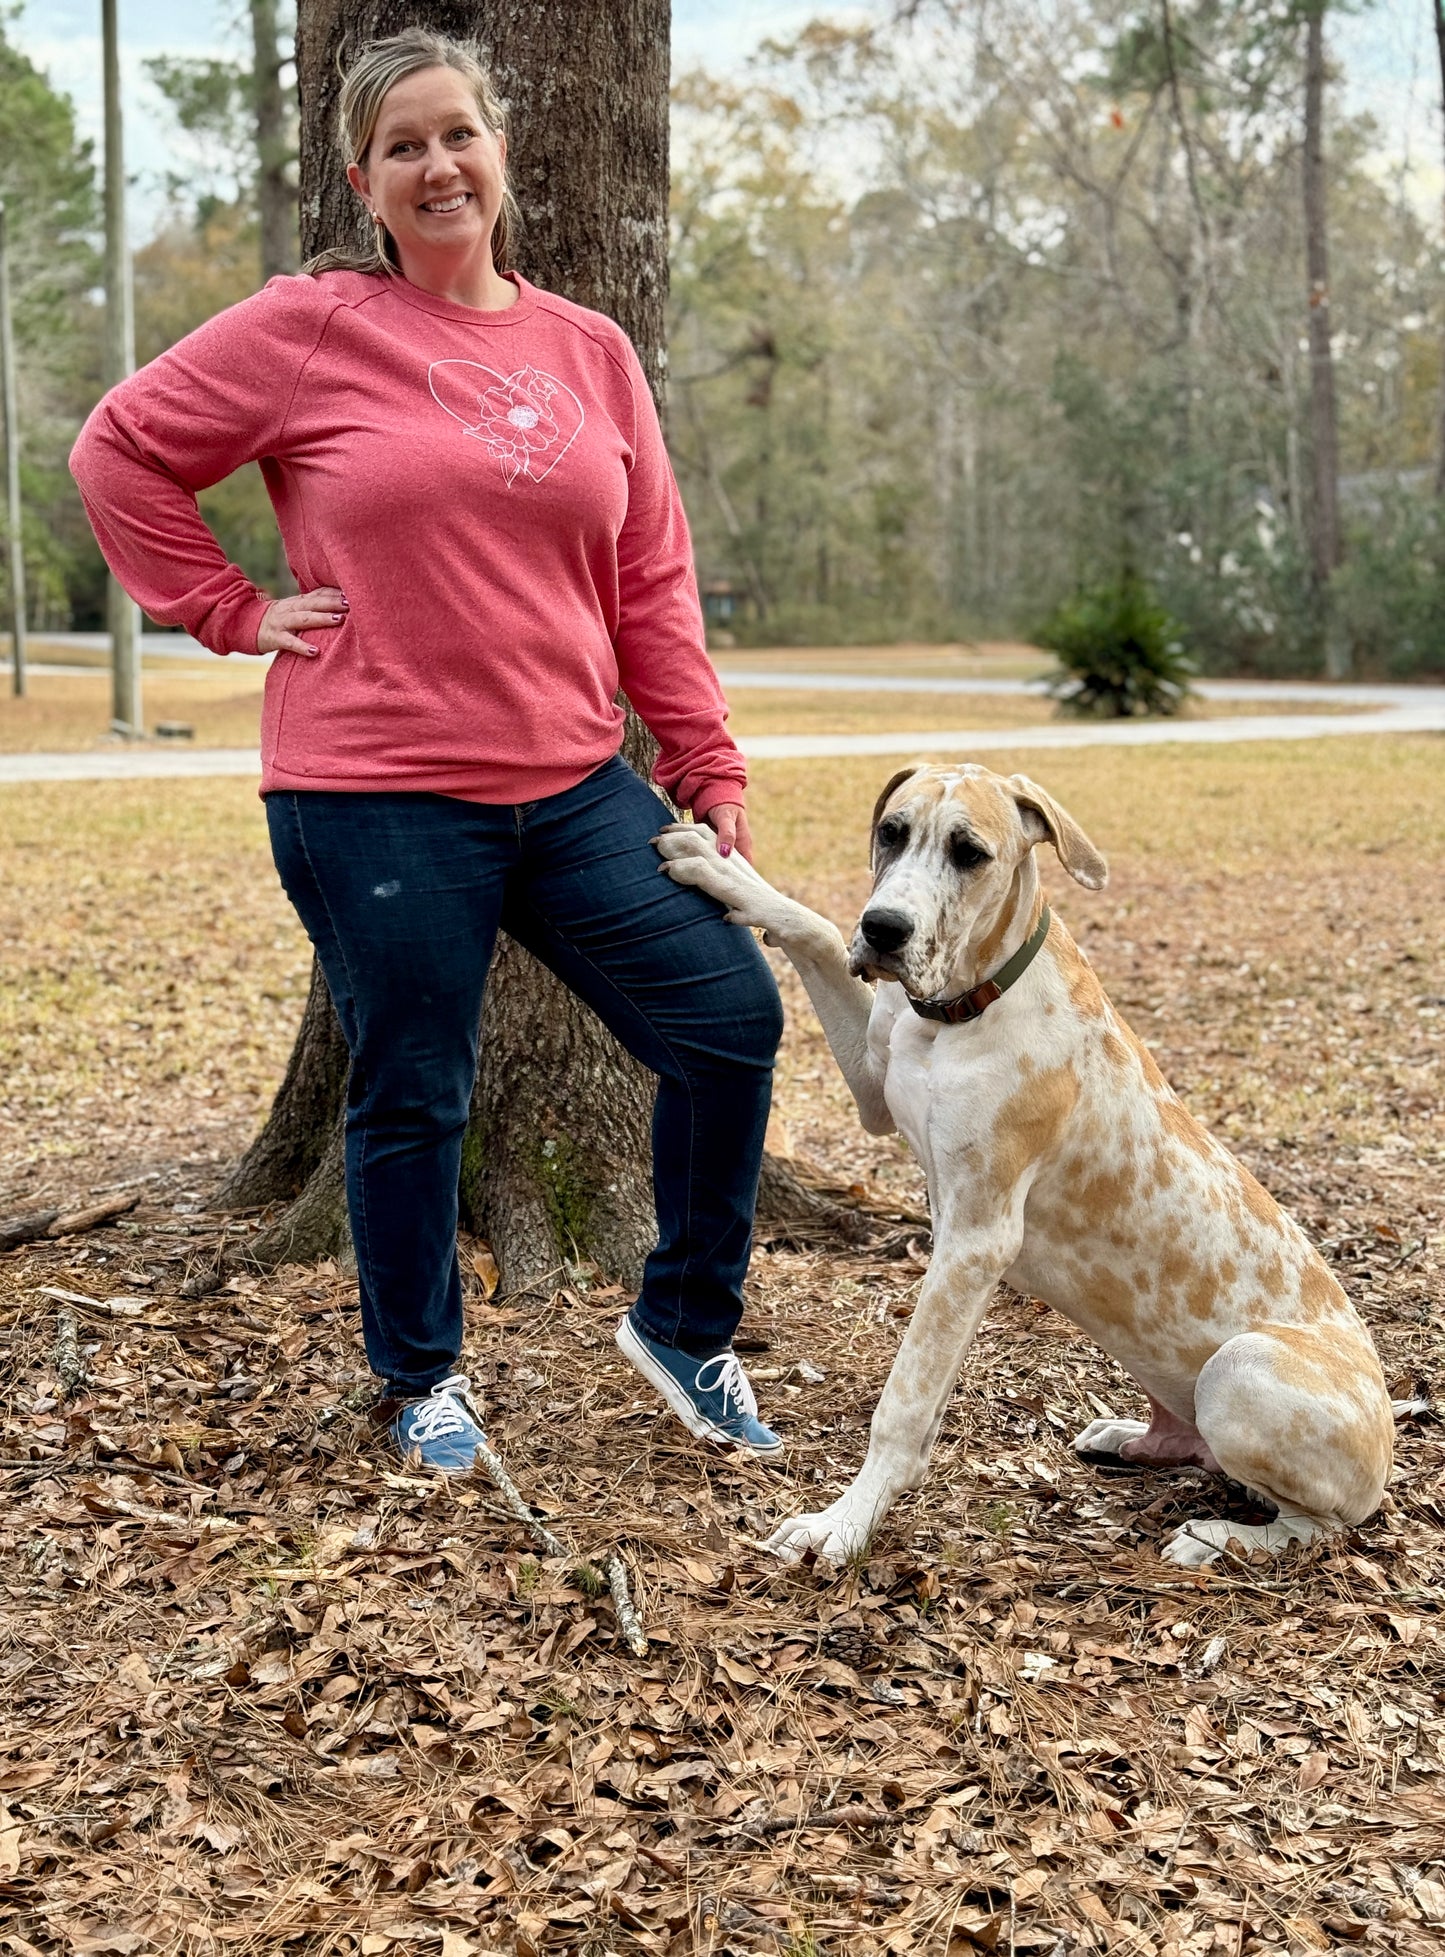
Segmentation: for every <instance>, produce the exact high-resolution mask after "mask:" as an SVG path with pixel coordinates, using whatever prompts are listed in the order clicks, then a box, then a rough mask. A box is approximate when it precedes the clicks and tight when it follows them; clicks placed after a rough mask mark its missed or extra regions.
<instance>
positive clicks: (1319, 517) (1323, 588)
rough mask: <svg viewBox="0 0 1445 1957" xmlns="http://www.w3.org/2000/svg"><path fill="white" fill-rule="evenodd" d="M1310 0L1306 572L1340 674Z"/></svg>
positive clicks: (1320, 146)
mask: <svg viewBox="0 0 1445 1957" xmlns="http://www.w3.org/2000/svg"><path fill="white" fill-rule="evenodd" d="M1326 5H1327V0H1311V5H1310V8H1309V12H1308V14H1307V16H1306V20H1305V140H1304V216H1305V269H1306V274H1307V276H1308V279H1309V344H1310V443H1311V464H1312V471H1313V480H1312V485H1311V487H1312V492H1313V493H1312V495H1311V498H1310V575H1311V579H1312V581H1313V584H1314V590H1315V601H1316V605H1317V607H1318V613H1319V619H1320V627H1321V632H1322V636H1323V639H1324V650H1325V671H1326V672H1327V673H1328V674H1329V676H1330V678H1331V679H1348V678H1349V674H1350V649H1349V646H1348V644H1347V643H1346V642H1345V640H1344V638H1343V635H1342V633H1341V631H1340V628H1339V621H1338V619H1337V618H1336V616H1335V605H1334V603H1333V594H1332V592H1331V588H1330V587H1331V581H1332V579H1333V578H1334V574H1335V572H1336V571H1337V570H1338V568H1339V565H1340V560H1341V557H1342V556H1343V547H1342V542H1341V536H1340V440H1339V416H1338V412H1337V410H1336V406H1335V363H1334V353H1333V350H1332V348H1331V345H1330V339H1331V321H1330V261H1329V231H1328V220H1327V216H1326V206H1325V143H1324V120H1325V7H1326Z"/></svg>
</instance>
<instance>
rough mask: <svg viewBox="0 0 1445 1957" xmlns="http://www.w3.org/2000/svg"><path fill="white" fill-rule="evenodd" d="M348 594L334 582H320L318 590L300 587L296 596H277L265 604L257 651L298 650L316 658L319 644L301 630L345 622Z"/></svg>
mask: <svg viewBox="0 0 1445 1957" xmlns="http://www.w3.org/2000/svg"><path fill="white" fill-rule="evenodd" d="M346 616H347V604H346V597H345V594H344V593H343V592H340V591H338V590H337V589H336V586H335V585H334V584H323V585H318V586H317V588H316V590H315V591H299V592H297V594H296V596H295V597H294V598H276V599H273V600H272V602H271V603H270V604H269V605H268V606H267V607H266V610H265V612H264V613H263V615H262V618H261V624H260V627H259V628H258V630H257V633H256V650H257V652H299V653H300V654H301V656H302V658H303V659H314V658H315V657H316V655H317V653H318V652H319V651H320V650H321V648H320V646H314V645H311V644H309V643H308V642H307V641H306V640H305V639H303V638H301V637H300V636H299V634H300V633H302V632H315V631H323V632H326V631H332V630H334V628H335V627H336V626H338V625H344V624H345V622H346Z"/></svg>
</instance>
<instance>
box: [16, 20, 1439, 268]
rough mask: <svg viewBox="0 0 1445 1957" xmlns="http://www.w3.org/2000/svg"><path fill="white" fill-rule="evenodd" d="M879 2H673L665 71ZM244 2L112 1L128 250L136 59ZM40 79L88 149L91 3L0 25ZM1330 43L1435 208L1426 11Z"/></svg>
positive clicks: (230, 27) (1351, 96) (142, 208)
mask: <svg viewBox="0 0 1445 1957" xmlns="http://www.w3.org/2000/svg"><path fill="white" fill-rule="evenodd" d="M886 4H887V0H854V3H853V4H844V5H836V6H829V5H826V4H814V5H807V4H798V3H797V0H674V4H673V9H672V20H673V30H672V39H673V64H674V67H675V68H686V67H693V66H698V65H702V66H706V67H710V68H713V69H735V68H737V67H739V66H741V65H742V63H743V62H745V61H746V59H747V56H748V54H749V53H750V52H751V51H752V49H754V48H755V47H756V46H757V44H758V43H759V41H761V40H762V39H763V38H764V37H765V36H769V35H772V36H786V35H787V34H789V33H791V32H793V31H795V30H796V29H798V28H799V27H801V26H802V25H803V24H804V22H806V21H807V20H809V19H811V18H813V17H815V16H816V15H819V14H824V15H827V16H828V17H829V18H832V19H835V20H837V19H855V20H856V19H861V18H866V17H867V16H869V15H870V14H873V13H877V12H880V11H883V10H884V8H885V7H886ZM243 17H244V0H120V23H121V72H122V85H123V89H124V113H125V138H126V153H127V174H128V175H129V176H130V177H131V179H132V184H133V189H132V197H131V232H132V239H133V241H135V242H140V241H141V240H143V239H144V238H145V237H146V236H147V235H149V233H150V232H151V230H153V229H154V226H155V223H156V221H157V218H158V216H159V214H160V212H161V210H162V208H163V202H164V198H163V190H162V186H163V184H164V181H165V178H166V175H167V172H168V171H174V170H182V169H184V168H185V167H186V163H187V158H186V156H185V152H184V150H183V149H182V148H181V147H180V146H179V145H178V144H177V142H176V141H175V132H174V128H173V125H172V124H171V123H170V121H169V117H168V115H167V112H166V109H165V105H164V104H163V102H162V101H161V99H160V97H159V96H158V95H157V93H156V91H155V89H154V88H153V87H152V86H151V84H150V83H149V82H148V81H147V79H146V76H145V74H144V71H143V69H142V65H141V64H142V63H143V61H144V60H145V58H146V56H147V55H152V54H175V55H182V54H191V55H195V54H222V53H230V52H234V51H235V50H236V49H237V48H239V47H243V46H244V45H245V42H244V40H243V39H242V37H241V36H240V35H239V33H238V32H237V24H238V23H239V21H240V20H241V19H242V18H243ZM7 32H8V35H9V37H10V38H11V39H12V40H13V41H14V42H16V43H17V44H18V45H19V46H20V47H21V48H23V49H24V50H25V52H26V53H27V54H28V55H29V56H30V57H31V59H32V60H33V61H34V62H35V63H36V64H37V66H39V67H41V68H43V69H44V70H45V72H46V73H47V74H48V75H49V77H50V79H51V81H52V82H53V83H54V84H55V86H57V87H58V88H61V89H63V90H64V91H65V92H66V93H67V94H68V95H70V96H71V98H72V99H73V100H74V102H75V105H76V111H77V115H78V119H79V123H80V128H81V132H82V133H83V134H84V135H88V136H93V137H94V138H95V139H96V146H97V151H98V150H99V146H100V132H101V108H100V0H24V5H23V7H22V10H21V13H20V16H19V19H18V20H16V21H14V22H13V23H12V24H11V25H10V26H9V27H8V29H7ZM1330 36H1331V45H1332V49H1333V52H1334V54H1335V57H1336V59H1337V61H1339V62H1340V63H1341V64H1342V66H1343V68H1344V71H1345V77H1346V97H1347V101H1348V104H1349V107H1350V108H1351V109H1352V110H1362V109H1363V110H1369V111H1371V112H1372V113H1373V114H1374V115H1375V117H1376V119H1377V120H1378V122H1379V124H1380V126H1381V129H1382V132H1384V135H1385V139H1386V143H1387V146H1388V149H1389V151H1390V152H1391V161H1392V163H1393V166H1394V168H1395V169H1400V168H1404V169H1405V170H1406V171H1407V172H1408V177H1409V182H1410V185H1411V189H1412V193H1413V194H1414V196H1415V197H1416V198H1417V199H1418V200H1419V201H1420V202H1421V203H1422V204H1425V205H1430V204H1433V205H1434V207H1435V208H1436V209H1437V210H1438V209H1439V200H1440V198H1441V196H1442V193H1445V169H1442V165H1441V160H1440V159H1441V154H1442V148H1441V133H1440V132H1441V122H1440V112H1439V108H1438V106H1437V104H1438V99H1439V70H1438V66H1437V60H1436V52H1435V44H1434V36H1433V32H1432V28H1431V21H1430V9H1429V8H1428V7H1427V6H1426V5H1425V4H1424V0H1367V4H1366V5H1365V6H1364V7H1362V8H1361V9H1360V11H1359V12H1357V13H1353V14H1345V13H1342V14H1340V15H1338V16H1336V17H1335V18H1334V19H1333V20H1332V22H1331V27H1330Z"/></svg>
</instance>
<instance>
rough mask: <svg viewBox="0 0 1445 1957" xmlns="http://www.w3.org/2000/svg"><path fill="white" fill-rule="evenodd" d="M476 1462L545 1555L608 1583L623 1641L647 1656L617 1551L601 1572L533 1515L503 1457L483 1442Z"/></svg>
mask: <svg viewBox="0 0 1445 1957" xmlns="http://www.w3.org/2000/svg"><path fill="white" fill-rule="evenodd" d="M477 1460H478V1461H479V1462H480V1463H481V1465H482V1467H483V1468H485V1470H486V1472H487V1477H488V1479H489V1480H490V1481H491V1483H492V1486H493V1487H494V1488H495V1489H496V1490H497V1493H498V1494H499V1495H500V1496H501V1498H502V1500H503V1502H504V1503H505V1505H506V1508H507V1512H508V1514H509V1515H512V1516H514V1517H515V1518H516V1520H517V1521H518V1522H520V1523H521V1525H522V1527H523V1528H524V1529H525V1530H526V1531H527V1533H528V1535H530V1536H531V1538H532V1540H533V1542H535V1543H536V1544H537V1546H538V1548H539V1549H540V1550H541V1551H542V1553H543V1555H545V1556H557V1557H562V1558H565V1559H566V1560H567V1561H569V1562H571V1563H573V1564H574V1565H576V1566H577V1568H578V1569H579V1571H586V1572H588V1573H589V1578H590V1580H591V1581H592V1582H593V1583H595V1584H596V1585H597V1587H598V1588H601V1586H602V1584H603V1583H604V1582H605V1584H606V1586H607V1589H608V1590H609V1591H610V1592H611V1595H612V1608H613V1609H614V1610H615V1611H616V1613H617V1628H618V1629H619V1630H620V1631H621V1633H622V1636H623V1641H624V1642H625V1644H626V1646H627V1649H628V1650H629V1651H630V1652H631V1653H632V1655H633V1657H634V1658H645V1657H646V1656H647V1633H646V1631H644V1629H643V1628H642V1619H641V1618H640V1617H639V1616H638V1614H637V1606H636V1605H635V1604H634V1603H633V1601H632V1593H631V1592H630V1591H629V1589H628V1587H627V1566H626V1564H624V1562H623V1561H622V1558H621V1557H620V1556H619V1555H618V1553H617V1551H616V1550H615V1549H614V1550H612V1551H610V1552H609V1554H608V1555H607V1556H606V1558H605V1559H604V1561H603V1564H602V1569H601V1571H600V1572H599V1571H598V1570H597V1568H596V1566H595V1565H594V1564H593V1563H592V1562H591V1561H590V1560H588V1559H587V1558H579V1557H578V1556H577V1555H576V1553H575V1552H574V1551H573V1550H570V1549H569V1548H568V1547H567V1545H566V1543H564V1542H563V1540H562V1538H561V1537H560V1536H558V1535H555V1534H554V1533H553V1532H552V1530H550V1529H549V1528H548V1527H547V1525H546V1523H545V1522H544V1521H543V1520H542V1518H541V1517H540V1516H539V1515H534V1514H533V1512H532V1510H531V1508H530V1507H529V1506H528V1505H527V1503H526V1502H525V1501H524V1500H523V1498H522V1493H521V1490H520V1489H519V1488H518V1487H517V1484H516V1482H514V1481H513V1479H512V1477H511V1476H510V1475H509V1474H508V1473H507V1470H506V1468H505V1466H504V1465H503V1463H502V1458H501V1456H500V1455H499V1454H497V1453H496V1452H495V1451H494V1450H493V1449H492V1448H490V1447H488V1446H487V1444H486V1442H485V1441H483V1442H482V1443H481V1445H480V1446H479V1447H478V1449H477Z"/></svg>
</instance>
